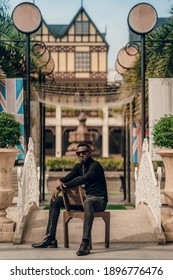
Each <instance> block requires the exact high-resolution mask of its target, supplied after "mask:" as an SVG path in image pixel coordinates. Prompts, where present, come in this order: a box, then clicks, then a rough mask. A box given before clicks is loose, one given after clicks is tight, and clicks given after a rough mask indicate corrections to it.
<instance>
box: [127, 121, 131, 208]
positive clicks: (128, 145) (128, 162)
mask: <svg viewBox="0 0 173 280" xmlns="http://www.w3.org/2000/svg"><path fill="white" fill-rule="evenodd" d="M130 180H131V178H130V126H129V120H128V124H127V182H128V185H127V189H128V202H129V203H130V202H131V184H130Z"/></svg>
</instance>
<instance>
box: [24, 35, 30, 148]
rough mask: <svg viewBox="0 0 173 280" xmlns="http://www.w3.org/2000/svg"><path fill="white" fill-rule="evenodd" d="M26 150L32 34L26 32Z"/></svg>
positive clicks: (28, 130) (28, 122) (28, 123)
mask: <svg viewBox="0 0 173 280" xmlns="http://www.w3.org/2000/svg"><path fill="white" fill-rule="evenodd" d="M25 120H26V123H25V135H26V151H27V150H28V143H29V137H30V34H26V119H25Z"/></svg>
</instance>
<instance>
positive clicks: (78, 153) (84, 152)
mask: <svg viewBox="0 0 173 280" xmlns="http://www.w3.org/2000/svg"><path fill="white" fill-rule="evenodd" d="M88 152H89V151H88V150H87V151H81V152H76V155H77V156H78V157H79V156H80V154H82V155H83V156H84V155H86V153H88Z"/></svg>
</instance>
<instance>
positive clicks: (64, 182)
mask: <svg viewBox="0 0 173 280" xmlns="http://www.w3.org/2000/svg"><path fill="white" fill-rule="evenodd" d="M76 154H77V156H78V159H79V162H80V163H77V164H76V165H75V166H74V167H73V169H72V170H71V172H69V173H68V174H67V175H66V176H65V177H63V178H61V179H59V180H57V188H56V190H55V191H54V192H53V194H52V199H51V201H50V211H49V220H48V225H47V231H46V238H45V239H44V240H43V241H42V242H41V243H38V244H32V246H33V247H34V248H46V247H49V248H50V247H51V248H57V247H58V246H57V240H56V237H55V236H56V228H57V223H58V218H59V214H60V207H64V202H63V198H62V196H58V193H59V192H60V190H63V188H73V187H75V186H78V185H83V186H84V190H85V196H86V199H85V201H84V224H83V237H82V242H81V245H80V247H79V250H78V251H77V253H76V254H77V255H78V256H83V255H87V254H89V253H90V247H89V239H90V233H91V229H92V224H93V220H94V212H99V211H104V210H105V209H106V205H107V201H108V195H107V186H106V179H105V175H104V170H103V167H102V166H101V165H100V163H99V162H98V161H96V160H94V159H93V158H92V156H91V150H90V147H89V145H88V144H86V143H80V144H79V145H78V146H77V152H76ZM74 207H76V208H75V209H76V210H79V207H81V206H78V205H76V206H74ZM75 209H74V208H73V210H75Z"/></svg>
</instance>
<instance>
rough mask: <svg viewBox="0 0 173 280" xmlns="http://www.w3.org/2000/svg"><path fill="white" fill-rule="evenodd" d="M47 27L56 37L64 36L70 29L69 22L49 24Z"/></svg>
mask: <svg viewBox="0 0 173 280" xmlns="http://www.w3.org/2000/svg"><path fill="white" fill-rule="evenodd" d="M47 27H48V29H49V31H50V33H51V34H52V36H54V37H55V38H58V37H63V36H64V35H65V33H66V31H67V29H68V25H67V24H66V25H65V24H48V25H47Z"/></svg>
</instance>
